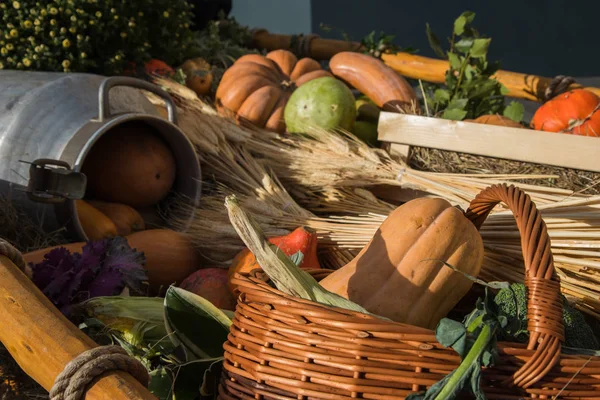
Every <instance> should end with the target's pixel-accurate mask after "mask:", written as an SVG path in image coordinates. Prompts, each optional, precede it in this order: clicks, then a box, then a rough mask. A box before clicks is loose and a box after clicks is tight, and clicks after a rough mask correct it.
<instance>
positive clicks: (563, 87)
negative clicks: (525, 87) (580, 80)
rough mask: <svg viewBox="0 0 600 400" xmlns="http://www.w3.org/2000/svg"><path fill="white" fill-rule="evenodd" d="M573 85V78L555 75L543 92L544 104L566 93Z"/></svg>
mask: <svg viewBox="0 0 600 400" xmlns="http://www.w3.org/2000/svg"><path fill="white" fill-rule="evenodd" d="M573 83H575V79H574V78H572V77H570V76H565V75H557V76H556V77H554V79H552V82H550V84H549V85H548V87H547V88H546V90H545V91H544V102H546V101H548V100H550V99H552V98H553V97H556V96H558V95H559V94H562V93H564V92H566V91H567V90H569V86H571V85H572V84H573Z"/></svg>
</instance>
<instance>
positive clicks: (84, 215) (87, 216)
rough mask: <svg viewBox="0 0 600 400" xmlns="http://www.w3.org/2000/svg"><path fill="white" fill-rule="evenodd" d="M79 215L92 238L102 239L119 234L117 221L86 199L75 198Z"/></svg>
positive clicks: (86, 232)
mask: <svg viewBox="0 0 600 400" xmlns="http://www.w3.org/2000/svg"><path fill="white" fill-rule="evenodd" d="M75 207H76V208H77V217H78V218H79V223H80V224H81V228H82V229H83V232H84V233H85V235H86V236H87V237H88V239H90V240H100V239H103V238H106V237H115V236H117V235H118V229H117V226H116V225H115V223H114V222H113V221H112V220H111V219H110V218H109V217H108V216H107V215H106V214H104V213H103V212H101V211H100V210H98V209H97V208H96V207H94V206H92V205H91V204H90V203H88V202H87V201H85V200H75Z"/></svg>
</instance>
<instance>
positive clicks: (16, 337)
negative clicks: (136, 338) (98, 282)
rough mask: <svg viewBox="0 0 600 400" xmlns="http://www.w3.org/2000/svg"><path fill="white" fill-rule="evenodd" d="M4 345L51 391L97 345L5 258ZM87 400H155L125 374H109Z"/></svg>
mask: <svg viewBox="0 0 600 400" xmlns="http://www.w3.org/2000/svg"><path fill="white" fill-rule="evenodd" d="M0 321H2V329H0V341H1V342H2V343H3V344H4V346H5V347H6V348H7V350H8V351H9V352H10V354H11V355H12V357H13V358H14V359H15V361H16V362H17V363H18V364H19V366H20V367H21V368H22V369H23V371H25V373H27V374H28V375H29V376H31V377H32V378H33V379H34V380H35V381H36V382H38V383H39V384H40V385H41V386H42V387H43V388H44V389H46V390H47V391H50V389H51V388H52V386H53V384H54V380H55V378H56V376H57V375H58V374H59V373H60V372H61V371H62V370H63V369H64V368H65V366H66V365H67V363H69V362H70V361H71V360H72V359H74V358H75V357H77V356H78V355H79V354H81V353H82V352H84V351H86V350H89V349H92V348H95V347H98V345H97V344H96V343H95V342H94V341H93V340H92V339H91V338H89V337H88V336H86V335H85V334H84V333H83V332H82V331H81V330H79V329H78V328H77V327H76V326H75V325H73V324H72V323H71V322H70V321H69V320H68V319H67V318H66V317H65V316H64V315H63V314H62V313H61V312H60V311H59V310H58V309H56V307H54V305H53V304H52V303H51V302H50V300H48V298H46V296H44V294H43V293H42V292H41V291H40V290H39V289H38V288H37V287H36V286H35V285H34V284H33V282H32V281H31V280H30V279H29V278H27V276H25V274H24V273H23V272H22V271H21V270H20V269H19V268H18V267H17V266H16V265H15V264H14V263H13V262H12V261H11V260H10V259H9V258H7V257H5V256H0ZM85 398H86V399H88V400H119V399H122V400H129V399H133V400H156V397H155V396H154V395H153V394H152V393H150V392H149V391H148V390H147V389H146V388H145V387H144V386H143V385H142V384H140V383H139V382H138V381H137V380H135V379H134V378H133V377H132V376H131V375H129V374H127V373H124V372H120V371H119V372H112V373H107V374H106V375H104V376H103V377H102V378H101V379H99V380H98V381H96V383H94V384H93V385H92V386H91V387H90V389H89V390H88V391H87V393H86V397H85Z"/></svg>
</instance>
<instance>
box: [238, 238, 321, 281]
mask: <svg viewBox="0 0 600 400" xmlns="http://www.w3.org/2000/svg"><path fill="white" fill-rule="evenodd" d="M269 242H270V243H272V244H274V245H275V246H277V247H279V249H281V251H283V252H284V253H285V255H287V256H288V257H289V256H292V255H294V254H296V253H297V252H301V253H302V254H303V255H304V258H303V259H302V262H301V263H300V265H299V267H300V268H302V269H320V268H321V264H320V263H319V259H318V256H317V234H316V233H315V232H313V231H312V230H310V229H309V228H305V227H299V228H296V229H295V230H293V231H292V232H290V233H289V234H287V235H284V236H277V237H273V238H270V239H269ZM256 268H260V265H258V262H257V261H256V258H255V257H254V254H252V252H251V251H250V250H248V249H244V250H242V251H241V252H239V253H238V254H237V255H236V256H235V258H234V259H233V261H232V262H231V265H230V267H229V275H228V286H229V289H230V290H231V291H232V292H235V288H236V286H235V285H233V284H232V283H231V280H232V279H233V276H234V275H235V273H248V272H250V271H252V270H253V269H256Z"/></svg>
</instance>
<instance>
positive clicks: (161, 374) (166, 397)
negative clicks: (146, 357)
mask: <svg viewBox="0 0 600 400" xmlns="http://www.w3.org/2000/svg"><path fill="white" fill-rule="evenodd" d="M148 390H149V391H150V393H152V394H153V395H155V396H156V397H158V398H159V399H160V400H170V399H171V398H172V397H173V375H172V374H171V371H169V370H168V369H167V368H166V367H161V368H158V369H155V370H154V371H151V372H150V383H149V384H148Z"/></svg>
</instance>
